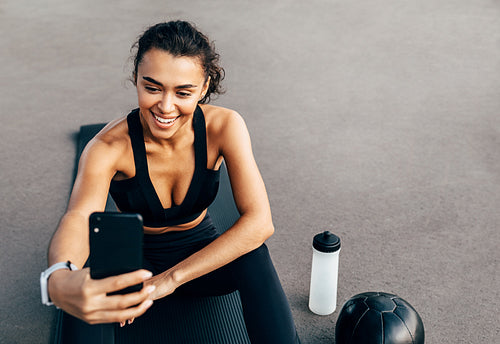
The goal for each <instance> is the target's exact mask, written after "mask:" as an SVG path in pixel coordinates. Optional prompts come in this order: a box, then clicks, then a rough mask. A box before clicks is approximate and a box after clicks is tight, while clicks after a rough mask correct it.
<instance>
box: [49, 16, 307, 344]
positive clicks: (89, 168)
mask: <svg viewBox="0 0 500 344" xmlns="http://www.w3.org/2000/svg"><path fill="white" fill-rule="evenodd" d="M135 47H136V48H137V53H136V56H135V59H134V73H133V80H134V83H135V85H136V88H137V98H138V108H137V109H134V110H132V111H131V112H130V113H129V114H128V115H127V116H124V117H122V118H119V119H116V120H114V121H112V122H111V123H109V124H108V125H107V126H106V127H105V128H104V129H103V130H102V131H101V132H99V134H97V135H96V137H95V138H94V139H93V140H91V141H90V143H89V144H88V145H87V147H86V148H85V150H84V152H83V153H82V157H81V160H80V164H79V168H78V174H77V178H76V180H75V185H74V188H73V192H72V194H71V199H70V202H69V205H68V210H67V212H66V214H65V215H64V216H63V218H62V219H61V222H60V224H59V227H58V229H57V231H56V233H55V235H54V237H53V239H52V241H51V245H50V248H49V265H52V266H54V265H55V264H58V265H56V266H62V267H63V268H61V269H59V270H57V271H53V270H54V269H52V270H50V274H49V273H47V274H45V275H46V276H47V279H48V276H49V275H51V278H50V282H49V283H48V289H47V290H48V294H47V299H48V298H49V297H50V299H51V300H52V301H53V302H54V304H55V305H57V306H58V307H60V308H62V309H63V310H64V311H66V312H67V313H70V314H72V315H74V316H76V317H77V318H80V319H82V320H83V321H85V322H87V323H90V324H100V323H112V322H118V323H120V324H121V325H122V326H125V324H126V323H129V324H130V323H132V321H133V320H134V318H136V317H139V316H141V315H142V314H144V312H146V310H147V309H148V308H149V307H151V306H152V304H153V301H154V300H157V299H160V298H165V297H169V296H170V295H172V294H175V295H205V296H207V295H221V294H227V293H231V292H233V291H235V290H238V291H239V294H240V297H241V302H242V306H243V316H244V319H245V325H246V328H247V331H248V336H249V338H250V340H251V341H252V343H273V344H276V343H295V342H297V340H298V338H297V337H296V331H295V325H294V322H293V319H292V315H291V312H290V308H289V305H288V301H287V299H286V296H285V295H284V293H283V290H282V287H281V284H280V282H279V279H278V276H277V274H276V271H275V270H274V267H273V264H272V262H271V258H270V256H269V253H268V251H267V247H266V245H265V244H264V242H265V241H266V240H267V239H268V238H269V237H270V236H271V235H272V234H273V232H274V227H273V223H272V217H271V211H270V206H269V201H268V198H267V194H266V189H265V186H264V183H263V181H262V178H261V175H260V173H259V169H258V167H257V165H256V163H255V159H254V156H253V152H252V148H251V141H250V137H249V134H248V130H247V128H246V125H245V122H244V121H243V119H242V117H241V116H240V115H239V114H238V113H236V112H235V111H233V110H230V109H226V108H223V107H217V106H212V105H208V104H206V103H208V102H209V100H210V98H211V96H213V95H214V94H220V93H221V86H220V81H221V80H222V79H223V74H224V72H223V69H222V68H221V67H220V66H219V65H218V55H217V53H215V50H214V49H213V46H212V45H211V44H210V42H209V41H208V39H207V37H206V36H204V35H203V34H202V33H200V32H199V31H198V30H197V29H196V28H195V27H194V26H193V25H191V24H189V23H187V22H182V21H175V22H168V23H161V24H157V25H155V26H153V27H151V28H149V29H148V30H147V31H146V32H145V33H144V34H143V35H142V36H141V38H140V39H139V40H138V42H137V43H136V45H135ZM223 160H224V161H225V164H226V166H227V171H228V174H229V178H230V183H231V188H232V192H233V197H234V200H235V203H236V206H237V208H238V211H239V213H240V218H239V219H238V220H237V221H236V222H235V223H234V225H233V226H232V227H230V228H229V229H228V230H227V231H225V232H224V233H223V234H218V232H217V230H216V228H215V227H214V225H213V223H212V221H211V218H210V214H209V213H208V211H207V208H208V206H209V205H210V204H211V203H212V202H213V200H214V199H215V196H216V194H217V190H218V185H219V167H220V166H221V164H222V161H223ZM108 192H109V193H110V194H111V195H112V197H113V199H114V200H115V203H116V205H117V206H118V208H119V210H120V211H123V212H132V213H139V214H141V216H142V218H143V219H144V249H143V258H144V259H143V260H144V268H145V269H147V270H139V271H135V272H132V273H128V274H123V275H118V276H113V277H109V278H105V279H102V280H92V279H90V277H89V271H88V268H83V266H84V263H85V261H86V260H87V257H88V255H89V244H88V218H89V215H90V214H91V213H93V212H96V211H103V210H104V207H105V203H106V199H107V194H108ZM60 262H72V264H73V265H71V266H76V267H78V268H79V269H80V270H69V269H66V268H65V267H66V266H70V264H69V263H68V264H66V265H64V264H62V265H61V263H60ZM138 283H144V288H143V289H142V290H141V291H138V292H135V293H130V294H126V295H112V296H110V295H108V294H109V293H111V292H113V291H116V290H121V289H123V288H124V287H127V286H131V285H135V284H138ZM153 307H155V306H153ZM157 330H158V331H161V330H162V329H161V328H158V329H157Z"/></svg>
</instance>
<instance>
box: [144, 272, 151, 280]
mask: <svg viewBox="0 0 500 344" xmlns="http://www.w3.org/2000/svg"><path fill="white" fill-rule="evenodd" d="M151 277H153V273H152V272H151V271H145V272H144V274H142V278H144V279H150V278H151Z"/></svg>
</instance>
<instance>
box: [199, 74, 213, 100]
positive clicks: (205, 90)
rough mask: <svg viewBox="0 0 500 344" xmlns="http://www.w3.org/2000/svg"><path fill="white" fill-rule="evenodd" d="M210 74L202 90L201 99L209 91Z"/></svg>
mask: <svg viewBox="0 0 500 344" xmlns="http://www.w3.org/2000/svg"><path fill="white" fill-rule="evenodd" d="M210 80H211V79H210V76H208V78H207V81H206V82H205V85H203V89H202V90H201V99H203V97H205V94H207V92H208V87H209V86H210ZM201 99H200V100H201Z"/></svg>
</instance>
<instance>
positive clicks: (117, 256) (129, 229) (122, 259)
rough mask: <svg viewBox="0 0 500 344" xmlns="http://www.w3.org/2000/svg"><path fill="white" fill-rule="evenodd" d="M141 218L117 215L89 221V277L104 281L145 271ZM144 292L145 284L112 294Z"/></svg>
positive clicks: (103, 214) (94, 215)
mask: <svg viewBox="0 0 500 344" xmlns="http://www.w3.org/2000/svg"><path fill="white" fill-rule="evenodd" d="M142 238H143V225H142V217H141V215H139V214H126V213H118V212H97V213H92V214H91V215H90V218H89V242H90V257H89V266H90V277H91V278H93V279H101V278H105V277H109V276H115V275H120V274H123V273H127V272H132V271H135V270H138V269H142ZM141 289H142V283H141V284H137V285H134V286H131V287H128V288H125V289H123V290H119V291H117V292H113V293H110V295H113V294H126V293H131V292H134V291H139V290H141Z"/></svg>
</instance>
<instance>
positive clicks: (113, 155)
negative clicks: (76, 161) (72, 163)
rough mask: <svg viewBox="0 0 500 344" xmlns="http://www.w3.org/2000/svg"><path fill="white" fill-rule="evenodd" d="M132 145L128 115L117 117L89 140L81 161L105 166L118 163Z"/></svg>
mask: <svg viewBox="0 0 500 344" xmlns="http://www.w3.org/2000/svg"><path fill="white" fill-rule="evenodd" d="M130 146H131V145H130V136H129V134H128V125H127V119H126V117H121V118H118V119H115V120H113V121H111V122H109V123H108V124H107V125H106V126H105V127H104V128H103V129H102V130H101V131H100V132H99V133H97V135H96V136H95V137H94V138H92V140H90V141H89V143H88V144H87V146H86V147H85V150H84V151H83V153H82V160H81V163H82V162H83V163H85V162H86V163H90V164H96V163H98V164H99V165H100V166H103V167H104V166H112V165H116V163H117V162H118V161H119V159H120V157H122V156H124V155H125V154H126V153H127V151H128V150H129V149H130Z"/></svg>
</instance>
